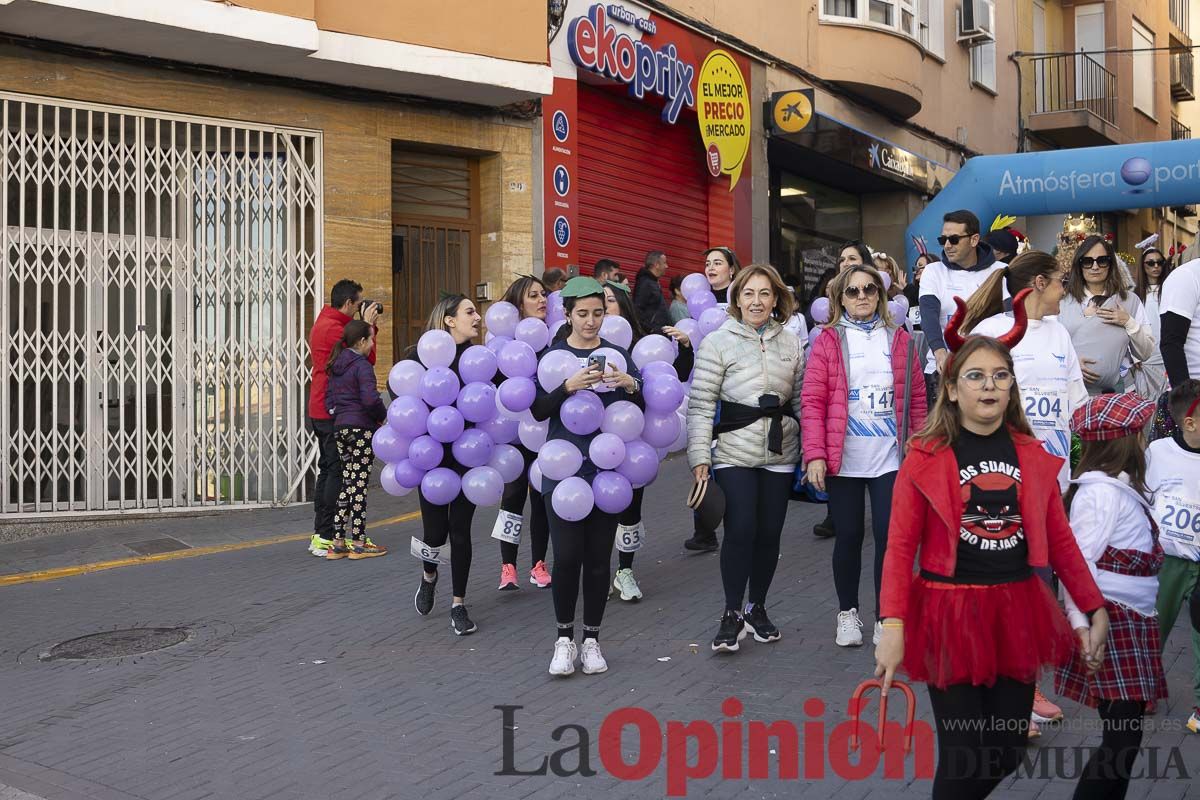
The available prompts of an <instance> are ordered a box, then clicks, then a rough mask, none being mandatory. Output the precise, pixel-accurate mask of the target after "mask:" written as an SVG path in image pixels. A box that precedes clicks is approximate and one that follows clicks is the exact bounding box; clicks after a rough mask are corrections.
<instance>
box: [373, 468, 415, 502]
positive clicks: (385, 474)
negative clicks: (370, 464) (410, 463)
mask: <svg viewBox="0 0 1200 800" xmlns="http://www.w3.org/2000/svg"><path fill="white" fill-rule="evenodd" d="M379 485H380V486H382V487H383V490H384V491H385V492H387V493H388V494H390V495H392V496H393V497H403V496H404V495H406V494H408V493H409V492H411V491H412V489H411V488H407V489H406V488H405V487H403V486H401V485H400V484H399V483H398V482H397V481H396V467H395V465H393V464H387V465H385V466H384V468H383V471H382V472H381V473H380V474H379Z"/></svg>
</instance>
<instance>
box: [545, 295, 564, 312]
mask: <svg viewBox="0 0 1200 800" xmlns="http://www.w3.org/2000/svg"><path fill="white" fill-rule="evenodd" d="M555 309H557V310H559V311H563V310H564V309H563V298H562V290H561V289H556V290H554V291H553V292H551V293H550V294H548V295H546V313H550V312H551V311H554V310H555Z"/></svg>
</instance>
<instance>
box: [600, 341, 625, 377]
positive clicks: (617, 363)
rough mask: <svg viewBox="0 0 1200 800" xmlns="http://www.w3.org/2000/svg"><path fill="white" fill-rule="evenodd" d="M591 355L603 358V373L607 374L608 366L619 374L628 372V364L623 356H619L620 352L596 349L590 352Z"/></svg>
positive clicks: (603, 348)
mask: <svg viewBox="0 0 1200 800" xmlns="http://www.w3.org/2000/svg"><path fill="white" fill-rule="evenodd" d="M592 354H593V355H597V356H604V362H605V363H604V371H605V372H608V366H609V365H610V364H611V365H612V366H613V367H615V368H616V369H618V370H620V371H621V372H629V364H628V363H627V362H626V361H625V356H623V355H621V351H620V350H614V349H613V348H611V347H597V348H596V349H595V350H593V351H592Z"/></svg>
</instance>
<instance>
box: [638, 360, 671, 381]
mask: <svg viewBox="0 0 1200 800" xmlns="http://www.w3.org/2000/svg"><path fill="white" fill-rule="evenodd" d="M641 373H642V382H643V383H649V382H650V381H652V380H654V378H656V377H658V376H659V375H669V376H671V377H672V378H675V379H677V380H678V378H679V374H678V373H677V372H675V366H674V365H673V364H667V363H664V362H662V361H651V362H650V363H649V364H647V365H646V368H645V369H643V370H641Z"/></svg>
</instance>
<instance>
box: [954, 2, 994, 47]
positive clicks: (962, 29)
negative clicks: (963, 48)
mask: <svg viewBox="0 0 1200 800" xmlns="http://www.w3.org/2000/svg"><path fill="white" fill-rule="evenodd" d="M993 8H994V6H993V5H992V3H991V2H990V0H963V2H962V5H961V6H959V7H958V36H957V39H958V41H959V42H960V43H963V44H966V45H967V46H971V45H975V44H980V43H982V42H990V41H992V40H993V39H995V38H996V33H995V30H994V25H993V20H992V17H993V11H992V9H993Z"/></svg>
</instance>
